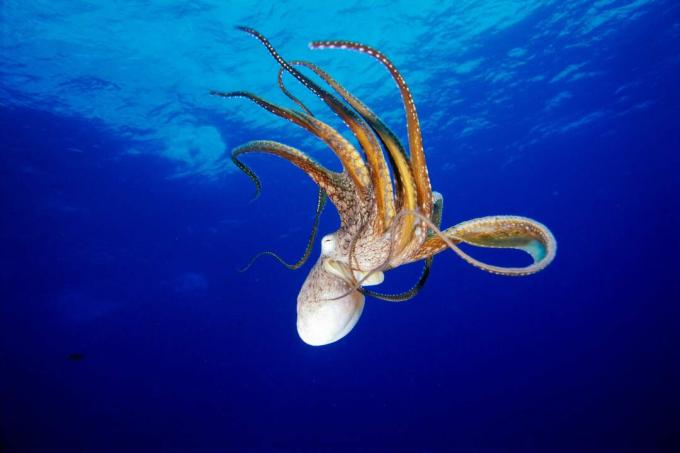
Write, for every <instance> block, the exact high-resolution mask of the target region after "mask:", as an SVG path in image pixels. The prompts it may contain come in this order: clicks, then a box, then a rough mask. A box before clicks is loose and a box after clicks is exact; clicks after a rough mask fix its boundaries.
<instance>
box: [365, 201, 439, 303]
mask: <svg viewBox="0 0 680 453" xmlns="http://www.w3.org/2000/svg"><path fill="white" fill-rule="evenodd" d="M433 199H434V207H433V209H432V223H433V224H435V225H436V226H437V228H440V227H441V223H442V212H443V210H444V198H443V197H442V196H441V194H439V193H436V192H435V193H434V198H433ZM407 217H410V216H407ZM430 231H431V234H434V232H433V231H432V230H430ZM433 260H434V256H428V257H427V258H425V263H424V266H423V270H422V271H421V272H420V277H418V281H417V282H416V284H415V285H413V286H412V287H411V288H409V289H408V290H406V291H404V292H402V293H398V294H385V293H379V292H377V291H372V290H368V289H365V290H363V293H364V294H365V295H366V296H371V297H374V298H376V299H380V300H384V301H387V302H406V301H407V300H410V299H413V298H414V297H416V296H417V295H418V293H419V292H420V290H421V289H423V287H424V286H425V283H426V282H427V278H428V277H429V276H430V269H431V268H432V261H433Z"/></svg>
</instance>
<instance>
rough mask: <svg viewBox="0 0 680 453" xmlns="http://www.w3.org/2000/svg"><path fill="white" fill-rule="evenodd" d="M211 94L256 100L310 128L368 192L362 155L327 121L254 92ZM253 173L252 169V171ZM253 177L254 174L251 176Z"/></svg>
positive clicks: (268, 109)
mask: <svg viewBox="0 0 680 453" xmlns="http://www.w3.org/2000/svg"><path fill="white" fill-rule="evenodd" d="M210 94H212V95H214V96H220V97H225V98H236V97H240V98H246V99H249V100H251V101H253V102H255V103H256V104H257V105H259V106H260V107H262V108H264V109H265V110H267V111H269V112H271V113H273V114H274V115H277V116H280V117H281V118H285V119H287V120H289V121H291V122H293V123H295V124H297V125H298V126H300V127H302V128H304V129H306V130H308V131H309V132H311V133H312V134H313V135H315V136H316V137H318V138H319V139H321V140H322V141H323V142H324V143H326V144H327V145H328V146H329V147H330V148H331V149H332V150H333V152H334V153H335V154H336V155H337V156H338V158H339V159H340V161H341V162H342V165H343V167H344V169H345V170H346V171H347V173H348V174H349V176H350V178H351V179H352V181H353V182H354V184H355V185H356V187H357V189H358V191H359V193H361V194H362V195H363V194H366V193H367V191H368V187H369V184H370V178H369V176H368V169H367V168H366V166H365V165H364V162H363V160H362V159H361V155H360V154H359V153H358V152H357V150H356V149H355V148H354V147H353V146H352V144H351V143H349V142H348V141H347V140H346V139H345V138H344V137H343V136H342V135H340V134H339V133H338V132H337V131H336V130H335V129H333V128H332V127H330V126H329V125H327V124H326V123H324V122H322V121H319V120H317V119H316V118H314V117H311V116H309V115H306V114H303V113H300V112H296V111H294V110H290V109H287V108H284V107H279V106H278V105H276V104H272V103H271V102H268V101H265V100H264V99H262V98H260V97H259V96H256V95H254V94H252V93H248V92H245V91H234V92H229V93H224V92H219V91H211V92H210ZM239 168H241V170H243V171H244V172H246V173H247V174H248V175H249V176H251V174H250V173H248V171H246V169H244V168H242V167H239ZM251 173H252V171H251ZM251 178H252V176H251Z"/></svg>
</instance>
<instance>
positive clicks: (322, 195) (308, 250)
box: [239, 188, 328, 272]
mask: <svg viewBox="0 0 680 453" xmlns="http://www.w3.org/2000/svg"><path fill="white" fill-rule="evenodd" d="M326 200H328V196H327V195H326V192H324V190H323V189H321V188H319V197H318V199H317V202H316V214H315V215H314V223H313V224H312V231H311V233H310V234H309V239H307V246H306V247H305V251H304V253H303V254H302V257H301V258H300V259H299V260H297V261H296V262H295V263H292V264H289V263H287V262H286V261H285V260H284V259H283V258H281V257H280V256H279V255H278V254H277V253H275V252H272V251H269V250H265V251H263V252H260V253H258V254H257V255H255V256H254V257H253V258H251V260H250V262H249V263H248V264H247V265H246V266H245V267H243V268H242V269H239V272H245V271H247V270H248V269H250V267H251V266H252V265H253V264H255V261H257V260H258V259H259V258H260V257H262V256H265V255H269V256H271V257H272V258H274V259H275V260H276V261H278V262H279V263H281V264H282V265H283V266H285V267H286V269H289V270H296V269H299V268H300V267H302V266H303V265H304V264H305V263H306V262H307V260H308V259H309V257H310V255H311V254H312V249H313V248H314V241H315V240H316V235H317V233H318V232H319V221H320V220H321V213H322V212H323V209H324V207H325V206H326Z"/></svg>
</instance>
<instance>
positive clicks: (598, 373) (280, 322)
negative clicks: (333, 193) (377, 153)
mask: <svg viewBox="0 0 680 453" xmlns="http://www.w3.org/2000/svg"><path fill="white" fill-rule="evenodd" d="M237 25H246V26H249V27H253V28H254V29H256V30H258V31H259V32H261V33H262V34H263V35H265V36H266V37H267V38H268V39H269V40H270V42H271V43H272V45H273V46H274V47H276V49H277V50H278V51H279V52H280V54H281V55H282V56H283V58H285V59H287V60H299V59H301V60H309V61H312V62H314V63H316V64H318V65H319V66H320V67H322V68H323V69H324V70H326V71H327V72H329V73H330V74H331V75H333V77H334V78H336V79H337V80H338V81H339V82H340V83H342V84H343V85H344V86H345V87H346V88H347V89H348V90H349V91H350V92H352V93H353V94H354V95H355V96H357V97H358V98H359V99H361V100H362V101H364V102H365V103H366V104H367V105H368V106H370V107H371V109H372V110H374V111H375V112H376V113H377V114H378V115H379V116H380V117H381V118H382V119H383V120H384V121H385V122H386V123H387V124H388V125H389V126H390V127H391V128H392V129H393V130H394V131H395V133H396V134H397V136H398V137H400V138H401V139H402V141H404V140H405V138H406V126H405V116H404V109H403V105H402V101H401V98H400V96H399V92H398V90H397V88H396V85H395V84H394V82H393V81H392V79H391V78H390V75H389V73H388V72H387V71H386V70H385V68H384V67H383V66H381V65H380V64H379V63H378V62H376V61H375V60H374V59H372V58H370V57H369V56H367V55H364V54H360V53H356V52H345V51H341V50H311V49H310V48H309V47H308V43H309V42H311V41H314V40H350V41H358V42H362V43H365V44H368V45H370V46H373V47H375V48H377V49H380V50H381V51H383V52H384V53H385V54H386V55H388V56H389V57H390V59H391V60H392V62H393V63H394V64H395V65H396V67H397V68H398V69H399V71H400V72H401V74H402V75H403V76H404V79H405V80H406V82H407V83H408V85H409V87H410V89H411V92H412V94H413V97H414V99H415V103H416V105H417V108H418V114H419V116H420V124H421V128H422V134H423V142H424V147H425V153H426V156H427V163H428V168H429V175H430V179H431V181H432V187H433V189H434V190H436V191H438V192H440V193H442V194H443V196H444V200H445V209H444V214H443V226H444V227H448V226H450V225H454V224H457V223H459V222H461V221H464V220H467V219H470V218H473V217H481V216H486V215H494V214H508V215H520V216H526V217H530V218H533V219H536V220H538V221H539V222H541V223H543V224H545V225H547V226H548V227H549V228H550V229H551V231H552V233H553V234H554V235H555V237H556V239H557V242H558V244H559V249H558V251H557V255H556V258H555V260H554V261H553V262H552V264H551V265H550V266H548V267H547V268H546V269H545V270H543V271H541V272H539V273H537V274H535V275H531V276H526V277H517V278H515V277H504V276H498V275H493V274H490V273H486V272H483V271H481V270H479V269H476V268H475V267H473V266H470V265H468V264H467V263H465V262H464V261H463V260H461V259H460V258H459V257H458V256H456V254H454V253H453V252H451V251H445V252H444V253H442V254H440V255H438V256H437V257H436V258H435V259H434V263H433V267H432V271H431V273H430V276H429V280H428V281H427V284H426V285H425V287H424V288H423V289H422V291H421V292H420V293H419V294H418V295H417V296H416V297H415V298H413V299H411V300H409V301H406V302H403V303H390V302H386V301H382V300H377V299H373V298H370V297H367V299H366V305H365V308H364V312H363V315H362V317H361V320H360V321H359V322H358V324H357V325H356V327H355V328H354V330H353V331H352V332H351V333H350V334H349V335H347V336H346V337H345V338H342V339H341V340H340V341H338V342H335V343H332V344H330V345H327V346H322V347H312V346H309V345H307V344H305V343H304V342H303V341H302V340H301V339H300V338H299V337H298V334H297V331H296V298H297V295H298V292H299V290H300V287H301V285H302V283H303V281H304V279H305V277H306V275H307V272H308V271H309V269H310V267H311V265H312V263H313V262H314V261H315V260H316V257H317V256H318V254H319V253H320V246H319V239H318V238H317V240H316V244H315V247H314V250H313V251H312V259H311V260H310V262H308V263H307V264H306V265H305V266H303V267H302V268H301V269H299V270H297V271H289V270H287V269H286V268H284V267H283V266H281V265H280V264H279V263H277V262H276V261H275V260H273V259H271V258H270V257H266V256H265V257H262V258H261V259H260V260H258V261H257V262H256V263H255V264H254V265H253V266H252V267H251V268H250V269H248V270H247V271H246V272H239V269H241V268H242V267H243V266H244V265H245V264H247V263H248V261H249V260H250V259H251V257H252V256H253V255H255V254H256V253H257V252H260V251H262V250H275V251H276V252H277V253H279V254H280V255H281V256H282V257H284V258H285V259H287V260H288V261H292V262H294V261H296V260H297V259H298V258H299V257H300V256H301V255H302V253H303V251H304V249H305V245H306V243H307V239H308V236H309V232H310V229H311V227H312V223H313V221H314V211H315V207H316V200H317V189H316V187H315V185H314V183H313V182H312V181H311V180H310V179H309V178H308V177H307V176H306V175H305V174H304V173H303V172H301V171H300V170H299V169H297V168H295V167H294V166H292V165H290V164H289V163H288V162H285V161H284V160H281V159H278V158H277V157H275V156H271V155H248V156H244V157H243V161H244V162H245V163H246V164H247V165H248V166H249V167H251V168H253V169H254V170H255V171H256V172H257V174H258V176H259V177H260V179H261V181H262V195H261V197H260V198H258V199H257V200H255V201H251V198H252V196H253V194H254V192H255V187H254V185H253V182H252V181H251V180H250V179H249V178H248V177H247V176H246V175H244V174H243V173H242V172H241V171H240V170H239V169H238V168H236V166H234V165H233V164H232V162H231V160H230V159H224V153H225V152H230V151H231V150H232V149H233V148H235V147H237V146H239V145H241V144H243V143H246V142H248V141H251V140H276V141H279V142H282V143H286V144H289V145H291V146H295V147H296V148H299V149H301V150H304V151H305V152H307V153H309V154H310V155H311V156H313V157H314V158H315V159H317V160H318V161H319V162H321V163H323V164H324V165H326V166H328V167H329V168H332V169H334V170H339V169H340V168H341V167H340V163H339V161H337V159H336V158H335V156H333V154H332V153H331V152H330V150H329V149H327V148H325V147H324V146H323V144H322V143H321V142H319V141H318V140H314V138H313V137H312V136H310V135H309V134H307V133H306V132H304V131H303V130H301V129H300V128H298V127H296V126H295V125H293V124H291V123H290V122H287V121H285V120H283V119H281V118H278V117H276V116H274V115H272V114H270V113H269V112H267V111H265V110H264V109H262V108H260V107H258V106H257V105H255V104H253V103H252V102H249V101H247V100H245V99H225V98H219V97H215V96H210V94H209V93H210V91H211V90H219V91H225V92H226V91H236V90H243V91H249V92H252V93H255V94H258V95H260V96H262V97H264V98H266V99H268V100H271V101H273V102H276V103H280V104H283V105H287V106H289V107H291V108H292V107H295V105H294V104H292V103H291V101H290V100H289V99H288V98H286V97H285V96H284V95H283V94H282V93H281V91H280V90H279V88H278V86H277V72H278V64H277V62H276V60H275V59H273V58H272V57H271V56H270V55H269V54H268V52H267V50H266V49H265V47H264V46H262V45H261V44H260V43H259V42H258V41H257V40H255V39H253V38H252V37H251V36H249V35H248V34H246V33H243V32H242V31H239V30H238V29H236V28H235V27H236V26H237ZM284 81H285V83H286V86H287V87H288V88H289V89H290V90H291V91H292V92H293V93H294V94H295V95H296V96H298V97H300V98H301V100H303V101H304V102H305V104H306V105H308V106H309V107H310V109H311V110H312V111H313V112H314V114H315V115H317V116H318V117H319V118H321V119H323V120H324V121H326V122H328V123H329V124H330V125H332V126H333V127H335V128H337V129H338V130H339V131H340V132H341V133H343V135H344V136H345V137H347V138H348V140H350V141H352V140H353V136H352V135H351V134H350V133H349V130H348V129H347V128H346V126H345V125H344V124H343V123H342V121H341V120H340V119H338V117H336V116H335V115H334V114H333V113H332V112H331V111H330V110H329V109H328V108H327V106H325V105H324V104H323V102H322V101H321V100H319V99H318V98H316V97H315V96H313V95H312V94H310V93H309V90H307V89H306V88H305V87H304V86H303V85H302V84H300V83H298V82H297V81H296V80H295V79H294V78H293V77H291V76H290V75H286V76H284ZM679 135H680V3H678V2H677V1H676V0H621V1H618V0H598V1H589V0H574V1H563V0H545V1H519V0H518V1H510V0H480V1H472V0H464V1H450V2H444V1H430V2H426V1H422V2H411V1H396V2H395V1H380V2H371V1H347V2H340V1H336V2H319V1H299V0H295V1H281V2H276V1H275V2H267V1H218V0H197V1H141V0H138V1H134V0H130V1H110V0H109V1H104V0H92V1H85V0H69V1H66V0H52V1H42V0H3V1H0V240H1V242H0V451H2V452H3V453H4V452H62V451H63V452H127V451H135V452H136V451H144V452H154V451H178V452H180V451H181V452H194V451H197V452H215V451H315V452H316V451H366V452H372V451H409V452H411V451H412V452H430V451H456V452H472V451H474V452H486V451H513V452H514V451H516V452H557V451H565V452H567V451H568V452H572V451H594V452H610V451H611V452H624V451H626V452H627V451H630V452H666V451H668V452H671V451H680V390H678V383H679V382H680V354H679V353H678V345H679V344H680V335H679V332H680V310H679V309H678V300H679V298H678V290H680V288H679V286H680V285H678V272H679V271H680V268H679V265H678V256H679V254H680V247H678V244H679V242H678V227H679V225H680V209H679V208H680V206H679V205H680V202H679V200H680V196H679V195H680V177H679V176H678V175H679V174H680V138H679ZM338 224H339V222H338V215H337V213H336V212H335V210H334V208H332V207H329V208H328V209H327V210H326V212H324V213H323V215H322V217H321V223H320V236H323V235H325V234H328V233H331V232H333V231H335V230H337V228H338ZM492 252H493V253H492ZM470 253H471V254H475V256H479V257H483V258H484V259H485V261H491V262H494V263H500V264H504V265H524V264H526V263H525V261H524V258H525V257H524V256H520V254H519V252H517V255H515V252H514V251H489V250H481V251H478V250H471V251H470ZM420 269H421V267H420V265H418V264H414V265H410V266H405V267H402V268H399V269H395V270H394V271H390V272H387V273H386V274H385V283H384V284H383V285H381V286H380V287H379V289H380V290H381V291H386V292H399V291H404V290H406V289H408V288H409V287H410V286H411V285H413V284H414V283H415V282H416V280H417V279H418V276H419V274H420Z"/></svg>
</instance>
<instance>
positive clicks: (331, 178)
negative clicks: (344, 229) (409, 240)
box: [232, 140, 358, 225]
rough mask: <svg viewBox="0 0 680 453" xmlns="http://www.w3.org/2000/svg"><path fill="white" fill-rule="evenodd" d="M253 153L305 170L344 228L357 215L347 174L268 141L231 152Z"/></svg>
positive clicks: (244, 146)
mask: <svg viewBox="0 0 680 453" xmlns="http://www.w3.org/2000/svg"><path fill="white" fill-rule="evenodd" d="M253 152H261V153H268V154H274V155H276V156H279V157H281V158H283V159H285V160H287V161H288V162H290V163H292V164H293V165H295V166H296V167H298V168H300V169H302V170H303V171H304V172H305V173H306V174H307V175H308V176H309V177H310V178H312V180H313V181H314V182H315V183H316V184H317V185H318V186H319V187H320V188H321V189H323V190H324V192H325V193H326V194H328V197H329V198H330V200H331V201H332V202H333V204H334V205H335V206H336V208H337V210H338V213H339V215H340V221H341V222H342V223H343V224H344V225H346V224H348V223H351V222H352V219H353V218H354V216H355V215H356V210H357V204H358V200H357V199H356V192H355V188H354V186H353V185H352V183H351V182H350V180H349V178H348V177H347V175H346V174H345V173H336V172H333V171H330V170H328V169H326V168H325V167H323V166H322V165H321V164H319V163H318V162H316V161H315V160H314V159H312V158H311V157H309V156H308V155H306V154H305V153H303V152H302V151H300V150H298V149H295V148H293V147H291V146H287V145H284V144H282V143H278V142H273V141H269V140H258V141H254V142H249V143H246V144H245V145H241V146H239V147H238V148H236V149H234V151H232V155H233V156H234V157H238V156H240V155H241V154H246V153H253Z"/></svg>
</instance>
